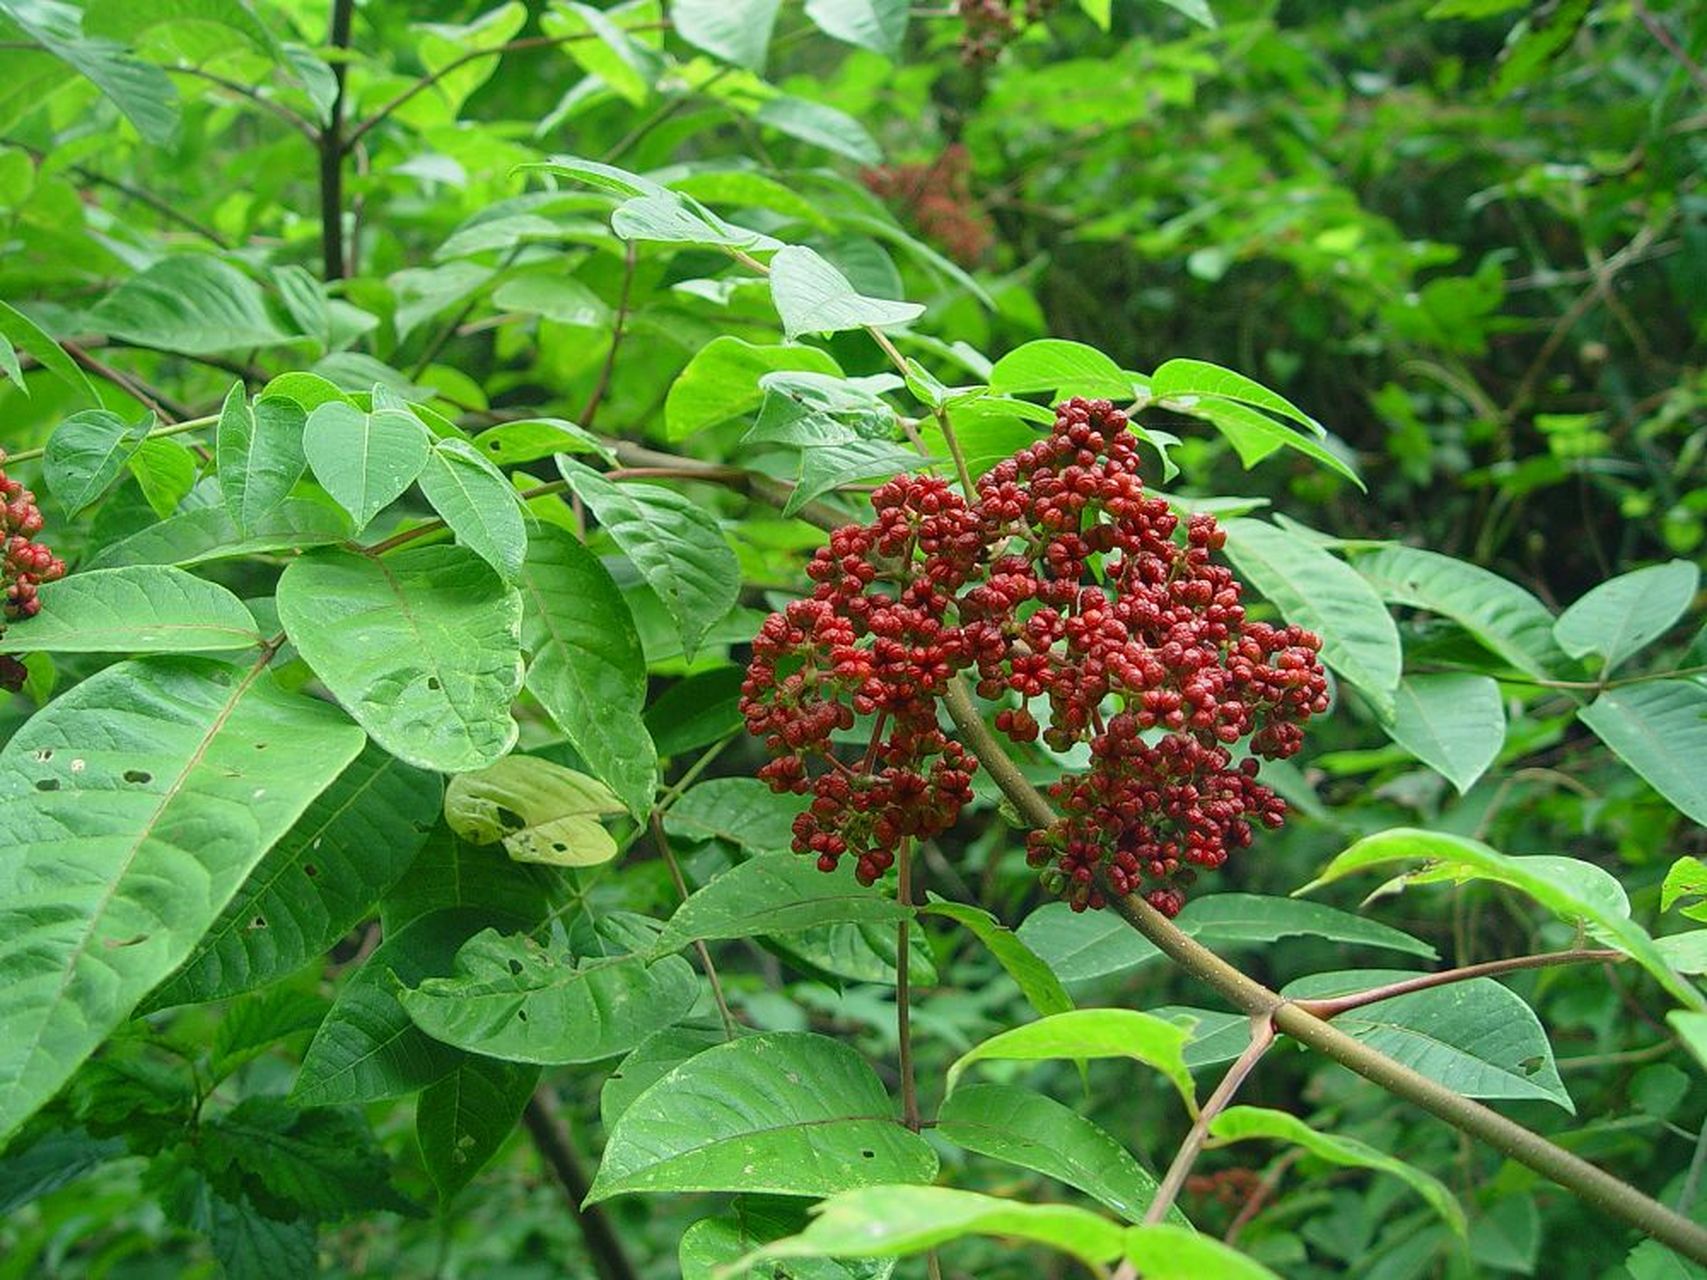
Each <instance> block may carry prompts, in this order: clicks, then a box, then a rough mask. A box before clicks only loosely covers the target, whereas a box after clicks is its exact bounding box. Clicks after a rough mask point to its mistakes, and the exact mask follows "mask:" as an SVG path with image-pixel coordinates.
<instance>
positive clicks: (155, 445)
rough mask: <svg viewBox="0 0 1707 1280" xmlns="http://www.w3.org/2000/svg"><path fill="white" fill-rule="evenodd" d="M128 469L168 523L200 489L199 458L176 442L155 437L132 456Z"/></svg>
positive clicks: (148, 440) (127, 465)
mask: <svg viewBox="0 0 1707 1280" xmlns="http://www.w3.org/2000/svg"><path fill="white" fill-rule="evenodd" d="M125 466H126V467H127V468H128V469H129V471H130V473H131V475H133V476H135V477H136V487H137V488H139V489H141V490H142V496H143V498H144V499H145V500H146V501H147V503H148V505H149V507H150V508H151V509H152V510H153V512H154V514H155V515H157V516H159V517H160V519H162V520H164V519H166V518H167V517H168V516H170V515H171V514H172V513H173V512H175V511H176V510H177V509H178V505H179V504H180V503H181V502H183V500H184V499H185V498H187V497H189V496H190V490H191V489H193V488H195V487H196V474H197V472H198V470H199V468H198V467H197V465H196V455H195V454H193V453H191V452H190V451H189V450H188V449H186V448H184V446H183V445H181V444H179V443H178V442H177V441H176V440H162V439H160V438H159V437H152V438H150V439H147V440H144V441H143V442H142V445H141V447H139V448H138V449H137V451H136V452H135V453H133V454H131V455H130V457H129V458H128V459H127V460H126V461H125Z"/></svg>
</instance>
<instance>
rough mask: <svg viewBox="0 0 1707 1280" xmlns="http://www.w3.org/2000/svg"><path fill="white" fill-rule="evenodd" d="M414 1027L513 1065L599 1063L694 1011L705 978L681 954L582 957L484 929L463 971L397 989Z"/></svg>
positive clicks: (459, 967)
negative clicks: (655, 957)
mask: <svg viewBox="0 0 1707 1280" xmlns="http://www.w3.org/2000/svg"><path fill="white" fill-rule="evenodd" d="M400 998H401V1000H402V1002H403V1008H404V1009H405V1010H406V1011H407V1012H408V1014H409V1017H410V1018H411V1019H412V1020H413V1021H414V1023H415V1025H416V1026H417V1027H419V1028H421V1029H422V1030H423V1031H425V1032H426V1033H427V1034H428V1035H430V1036H432V1037H433V1038H434V1039H435V1040H440V1041H443V1042H444V1043H446V1044H453V1045H457V1046H458V1047H460V1048H463V1049H467V1050H468V1051H469V1052H471V1053H480V1054H483V1055H485V1056H487V1057H490V1058H503V1059H506V1060H508V1061H511V1062H533V1063H541V1064H562V1063H571V1062H597V1061H599V1060H600V1059H602V1058H613V1057H615V1056H616V1055H618V1054H621V1053H627V1052H628V1051H629V1050H630V1049H632V1048H634V1046H635V1045H637V1044H639V1043H640V1042H641V1041H642V1040H643V1039H645V1038H646V1037H647V1036H649V1035H651V1034H652V1033H653V1032H654V1031H657V1030H659V1029H660V1028H662V1027H667V1026H669V1025H671V1024H672V1023H674V1022H678V1021H680V1020H681V1019H682V1018H684V1017H686V1016H687V1013H688V1011H689V1010H690V1009H692V1008H693V1005H694V1001H695V1000H697V999H698V998H699V979H698V978H697V977H696V976H695V974H694V971H693V969H692V967H691V966H690V965H689V964H688V962H687V961H685V960H683V959H682V958H681V957H680V956H665V957H664V958H663V959H660V960H656V961H652V962H650V963H649V962H648V961H647V960H646V958H644V957H641V956H620V957H617V958H615V959H597V960H592V959H589V960H578V959H577V958H575V957H573V956H565V955H560V954H555V953H553V952H552V951H549V950H547V949H545V948H543V947H541V946H539V945H537V944H536V943H534V942H532V941H531V940H529V939H528V938H526V937H524V936H519V935H515V936H505V935H503V934H500V933H498V932H497V931H496V930H490V929H489V930H487V931H485V932H484V933H480V934H477V935H475V936H474V937H473V938H471V939H469V941H468V942H467V944H466V945H464V946H463V948H462V949H461V950H460V951H458V952H457V956H456V970H455V972H454V973H453V974H451V976H449V977H445V978H428V979H427V980H425V981H424V982H421V983H419V984H418V985H416V986H414V987H413V988H412V989H409V990H405V991H403V992H402V993H401V996H400Z"/></svg>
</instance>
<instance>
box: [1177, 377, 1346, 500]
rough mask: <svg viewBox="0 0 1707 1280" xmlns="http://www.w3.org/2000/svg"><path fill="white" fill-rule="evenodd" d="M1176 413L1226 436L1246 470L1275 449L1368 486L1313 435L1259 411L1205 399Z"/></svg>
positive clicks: (1183, 407)
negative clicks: (1297, 455) (1287, 451)
mask: <svg viewBox="0 0 1707 1280" xmlns="http://www.w3.org/2000/svg"><path fill="white" fill-rule="evenodd" d="M1179 412H1181V413H1186V414H1190V415H1191V416H1192V417H1194V418H1201V419H1203V421H1205V422H1208V423H1211V424H1213V425H1214V427H1215V429H1216V430H1217V431H1219V432H1220V433H1221V434H1222V435H1224V436H1226V437H1227V443H1228V444H1230V445H1232V446H1233V451H1234V452H1235V453H1237V454H1238V455H1239V462H1240V464H1241V465H1242V466H1243V467H1244V468H1245V470H1247V471H1249V470H1250V469H1251V468H1252V467H1254V466H1256V465H1257V463H1259V462H1261V461H1262V460H1263V459H1264V458H1267V457H1270V456H1271V455H1273V454H1274V452H1275V451H1276V450H1278V449H1293V450H1296V451H1297V452H1299V453H1302V454H1303V455H1304V456H1305V457H1307V458H1311V459H1314V460H1315V461H1317V462H1319V463H1321V464H1322V465H1323V466H1324V467H1327V468H1328V469H1329V470H1330V471H1337V472H1338V473H1339V474H1340V475H1342V476H1344V477H1345V478H1346V479H1347V480H1350V481H1351V482H1352V483H1353V484H1354V485H1356V486H1357V487H1358V488H1359V489H1363V490H1364V491H1365V492H1367V490H1368V486H1367V485H1365V484H1364V483H1363V477H1362V476H1360V475H1358V474H1357V469H1356V468H1355V467H1353V466H1352V465H1351V463H1349V462H1347V461H1346V460H1345V459H1344V458H1342V457H1340V455H1339V454H1337V453H1335V452H1334V451H1333V450H1332V449H1330V448H1328V447H1327V446H1326V445H1324V444H1322V443H1320V441H1318V440H1317V439H1316V438H1315V437H1314V436H1308V435H1304V434H1302V433H1301V432H1298V431H1294V430H1292V428H1290V427H1286V426H1282V425H1281V424H1280V423H1278V422H1276V421H1275V420H1274V419H1273V418H1271V417H1269V416H1268V415H1267V414H1266V413H1263V412H1262V411H1261V410H1260V409H1253V408H1251V407H1250V406H1249V405H1247V404H1242V403H1240V402H1239V401H1237V400H1221V399H1218V398H1216V397H1214V396H1205V397H1203V398H1202V399H1199V400H1197V401H1196V402H1195V403H1193V404H1190V405H1186V406H1181V407H1180V408H1179Z"/></svg>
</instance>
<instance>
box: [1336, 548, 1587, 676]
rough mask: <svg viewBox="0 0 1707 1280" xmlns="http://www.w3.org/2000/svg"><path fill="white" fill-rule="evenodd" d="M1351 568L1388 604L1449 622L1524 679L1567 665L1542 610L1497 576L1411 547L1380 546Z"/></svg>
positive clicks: (1550, 618)
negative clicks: (1478, 642) (1418, 611)
mask: <svg viewBox="0 0 1707 1280" xmlns="http://www.w3.org/2000/svg"><path fill="white" fill-rule="evenodd" d="M1352 565H1353V567H1354V568H1356V570H1357V571H1358V572H1359V573H1361V574H1362V575H1363V576H1364V577H1365V578H1367V579H1369V582H1370V584H1371V585H1372V586H1374V588H1375V590H1376V591H1377V592H1378V593H1379V594H1380V596H1381V598H1382V599H1383V600H1385V601H1387V602H1388V603H1389V604H1400V605H1407V606H1409V607H1410V608H1413V609H1426V610H1428V611H1429V612H1430V613H1438V614H1440V615H1441V616H1442V617H1445V618H1450V619H1452V621H1454V622H1456V623H1457V624H1458V625H1459V626H1461V627H1463V628H1464V629H1465V630H1466V631H1468V632H1469V633H1470V634H1471V635H1473V636H1474V637H1475V638H1476V639H1477V640H1478V641H1480V642H1481V643H1482V644H1483V645H1485V646H1486V647H1487V648H1488V649H1489V650H1491V651H1492V652H1494V653H1496V654H1498V655H1499V656H1500V657H1502V658H1504V659H1505V660H1506V661H1507V662H1509V663H1511V665H1512V666H1514V667H1516V668H1517V669H1518V670H1519V671H1522V672H1524V673H1525V674H1527V675H1532V676H1540V677H1543V678H1545V677H1547V676H1549V675H1556V674H1558V672H1559V671H1560V670H1562V669H1565V668H1568V667H1569V665H1570V660H1569V659H1568V658H1567V657H1566V656H1565V653H1564V651H1563V650H1561V649H1560V648H1559V646H1558V644H1557V643H1556V642H1555V641H1554V639H1553V615H1552V614H1551V613H1549V612H1548V610H1547V606H1546V605H1544V604H1542V603H1541V602H1540V601H1539V600H1537V599H1536V598H1535V597H1534V596H1532V595H1530V594H1529V592H1527V591H1525V590H1524V589H1523V588H1522V587H1520V586H1518V585H1517V584H1516V583H1515V582H1510V581H1508V580H1507V579H1505V578H1502V577H1500V576H1499V575H1498V574H1494V573H1489V572H1488V571H1487V570H1486V569H1480V568H1477V567H1476V566H1475V565H1473V564H1468V563H1466V562H1465V561H1463V560H1454V559H1453V558H1452V557H1451V556H1444V555H1441V554H1440V553H1439V552H1436V551H1422V550H1419V549H1418V548H1416V547H1398V546H1389V547H1383V548H1382V549H1380V550H1379V551H1374V552H1371V553H1370V554H1368V555H1359V556H1356V557H1355V558H1354V559H1353V560H1352Z"/></svg>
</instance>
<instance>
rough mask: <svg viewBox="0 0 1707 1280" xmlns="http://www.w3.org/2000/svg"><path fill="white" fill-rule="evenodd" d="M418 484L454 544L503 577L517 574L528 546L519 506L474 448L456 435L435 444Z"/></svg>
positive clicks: (512, 491) (504, 482)
mask: <svg viewBox="0 0 1707 1280" xmlns="http://www.w3.org/2000/svg"><path fill="white" fill-rule="evenodd" d="M420 481H421V492H422V493H424V494H425V495H426V497H427V501H428V502H430V503H432V505H433V510H434V511H437V512H438V513H439V515H440V517H441V518H442V519H443V520H444V522H445V523H446V524H447V525H449V526H450V530H451V532H452V533H454V534H455V535H456V540H457V541H458V542H460V543H462V544H463V546H465V547H467V548H468V549H469V550H470V551H472V552H474V553H475V554H476V555H477V556H479V557H480V558H481V559H482V560H484V561H485V562H486V563H487V564H489V565H491V566H492V567H493V568H494V569H496V570H497V571H498V572H499V573H500V574H502V575H503V576H504V577H505V578H506V579H509V580H512V581H513V580H514V579H515V578H516V577H517V576H518V575H519V574H520V573H521V571H522V559H523V557H525V556H526V555H527V545H528V532H527V525H526V524H525V523H524V522H523V520H522V508H521V504H520V502H519V501H518V500H517V498H516V491H515V489H514V488H513V487H512V486H511V485H510V482H509V481H508V480H506V479H504V475H503V472H501V471H499V470H498V469H497V468H496V467H494V466H493V465H492V464H491V463H490V462H488V461H486V459H485V458H484V457H482V456H481V454H480V451H479V450H478V449H476V448H475V447H474V446H473V445H471V444H469V443H468V441H466V440H458V439H456V438H455V437H451V438H450V439H446V440H439V441H437V442H435V443H434V445H433V449H432V452H431V453H430V454H428V455H427V465H426V467H425V468H424V469H423V470H422V472H421V474H420Z"/></svg>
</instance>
